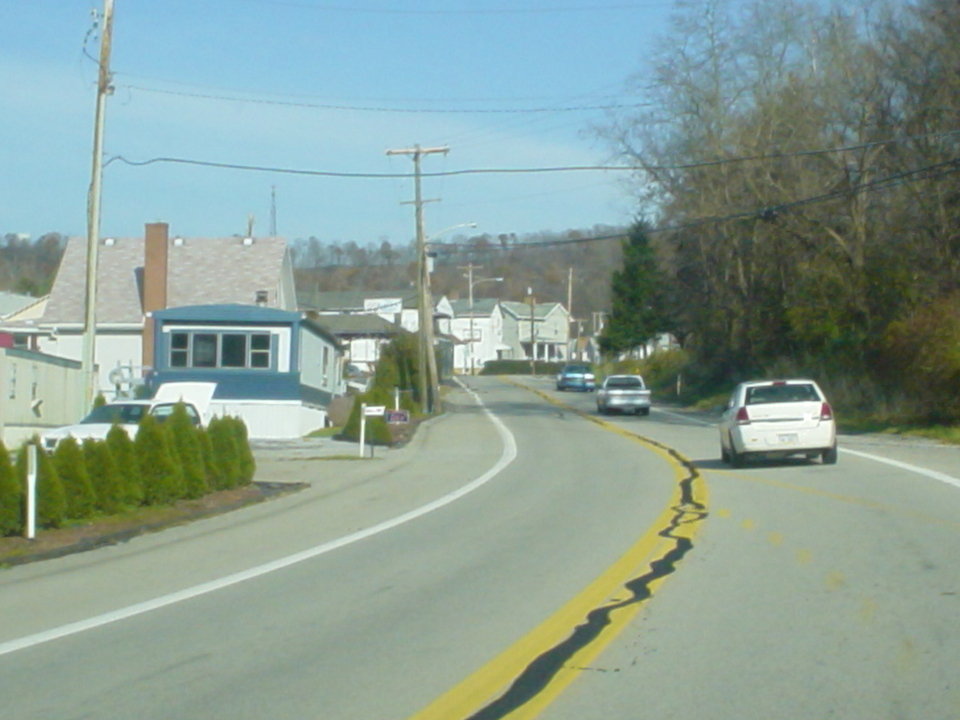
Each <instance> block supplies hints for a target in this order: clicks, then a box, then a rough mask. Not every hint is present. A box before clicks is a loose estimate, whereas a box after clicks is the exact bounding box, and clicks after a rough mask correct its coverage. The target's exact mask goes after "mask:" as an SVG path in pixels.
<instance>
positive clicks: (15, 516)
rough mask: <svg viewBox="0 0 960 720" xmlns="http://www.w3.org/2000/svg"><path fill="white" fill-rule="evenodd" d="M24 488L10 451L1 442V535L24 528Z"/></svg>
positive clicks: (10, 533)
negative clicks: (18, 480) (12, 461)
mask: <svg viewBox="0 0 960 720" xmlns="http://www.w3.org/2000/svg"><path fill="white" fill-rule="evenodd" d="M22 502H23V489H22V487H21V485H20V483H19V482H17V476H16V473H15V472H14V469H13V464H12V463H11V462H10V453H9V452H7V448H6V446H4V444H3V442H0V537H2V536H3V535H13V534H15V533H17V532H20V530H21V529H22V528H23V508H22Z"/></svg>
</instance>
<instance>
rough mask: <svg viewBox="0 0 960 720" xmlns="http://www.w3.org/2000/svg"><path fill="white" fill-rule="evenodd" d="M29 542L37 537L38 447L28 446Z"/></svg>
mask: <svg viewBox="0 0 960 720" xmlns="http://www.w3.org/2000/svg"><path fill="white" fill-rule="evenodd" d="M26 525H27V527H26V536H27V540H33V539H34V538H35V537H36V536H37V446H36V445H34V444H33V443H30V444H29V445H27V523H26Z"/></svg>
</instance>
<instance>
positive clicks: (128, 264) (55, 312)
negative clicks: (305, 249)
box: [17, 223, 296, 397]
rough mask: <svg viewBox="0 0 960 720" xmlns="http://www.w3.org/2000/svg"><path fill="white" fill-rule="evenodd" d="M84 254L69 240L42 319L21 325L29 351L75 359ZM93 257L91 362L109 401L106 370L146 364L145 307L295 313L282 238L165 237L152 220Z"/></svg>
mask: <svg viewBox="0 0 960 720" xmlns="http://www.w3.org/2000/svg"><path fill="white" fill-rule="evenodd" d="M86 253H87V250H86V240H85V239H84V238H70V239H69V240H68V241H67V245H66V248H65V249H64V253H63V257H62V259H61V261H60V268H59V270H58V271H57V276H56V278H55V280H54V282H53V287H52V289H51V291H50V296H49V299H48V300H47V304H46V308H45V309H44V312H43V316H42V317H40V318H38V319H36V320H34V321H32V322H30V321H24V322H21V323H19V327H18V328H17V329H18V330H19V331H21V332H23V333H27V334H30V335H32V336H33V337H32V342H31V345H30V346H31V348H32V349H35V350H39V351H41V352H45V353H47V354H50V355H57V356H59V357H65V358H70V359H73V360H79V359H81V356H82V346H83V327H84V319H85V308H86V284H87V283H86V276H87V273H86V265H87V261H86ZM97 256H98V258H97V304H96V322H97V340H96V351H95V363H96V365H97V366H98V368H99V380H98V388H99V389H100V390H101V392H103V393H104V394H105V395H106V396H107V397H112V395H113V393H114V390H115V388H114V385H113V383H112V382H110V380H109V376H110V373H111V371H114V370H116V369H117V368H118V367H122V368H124V369H125V372H127V373H128V374H129V373H132V374H133V375H135V376H138V377H139V376H140V375H142V374H143V371H144V370H145V369H149V368H150V367H151V366H152V364H153V337H152V329H151V327H150V323H149V322H147V313H148V312H149V311H151V310H162V309H164V308H168V307H181V306H186V305H217V304H231V303H236V304H241V305H261V306H264V307H272V308H277V309H281V310H289V311H294V310H296V294H295V290H294V281H293V265H292V263H291V260H290V255H289V252H288V250H287V245H286V241H284V240H283V239H282V238H239V237H228V238H181V237H173V238H171V237H169V236H168V232H167V226H166V224H164V223H152V224H149V225H147V228H146V233H145V235H144V237H134V238H104V239H103V240H101V241H100V245H99V247H98V250H97Z"/></svg>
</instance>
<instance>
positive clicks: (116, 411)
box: [41, 400, 200, 451]
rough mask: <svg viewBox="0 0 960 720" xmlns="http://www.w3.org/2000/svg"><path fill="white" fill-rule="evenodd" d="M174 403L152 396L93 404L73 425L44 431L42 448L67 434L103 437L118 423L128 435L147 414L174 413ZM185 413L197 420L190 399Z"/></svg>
mask: <svg viewBox="0 0 960 720" xmlns="http://www.w3.org/2000/svg"><path fill="white" fill-rule="evenodd" d="M175 405H176V403H173V402H160V403H158V402H153V401H152V400H125V401H122V402H112V403H107V404H106V405H101V406H100V407H95V408H94V409H93V410H92V411H91V412H90V414H89V415H87V416H86V417H85V418H83V420H81V421H80V422H78V423H77V424H76V425H67V426H66V427H61V428H57V429H56V430H51V431H50V432H47V433H44V434H43V436H42V438H41V440H42V442H43V449H44V450H49V451H53V450H56V448H57V445H58V444H59V443H60V441H61V440H64V439H65V438H67V437H72V438H74V439H75V440H76V441H77V442H83V441H84V440H86V439H87V438H93V439H95V440H104V439H105V438H106V437H107V433H108V432H110V428H112V427H113V426H114V425H119V426H120V427H122V428H123V429H124V430H126V431H127V435H129V436H130V437H131V438H134V437H136V436H137V430H139V428H140V421H141V420H142V419H143V418H144V417H145V416H146V415H153V416H154V417H155V418H156V419H157V420H158V421H160V422H163V421H164V420H166V419H167V418H169V417H170V416H171V415H172V414H173V408H174V406H175ZM184 407H185V408H186V410H187V415H189V416H190V420H191V421H192V422H193V424H194V425H199V424H200V413H199V412H198V411H197V409H196V408H195V407H194V406H193V405H192V404H190V403H184Z"/></svg>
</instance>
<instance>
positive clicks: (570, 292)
mask: <svg viewBox="0 0 960 720" xmlns="http://www.w3.org/2000/svg"><path fill="white" fill-rule="evenodd" d="M567 317H568V318H569V321H568V322H567V354H568V355H571V356H572V355H575V354H577V350H578V349H579V348H578V347H577V346H576V345H574V347H573V352H570V350H571V348H570V323H573V322H576V320H575V319H574V317H573V268H572V267H571V268H570V270H569V274H568V275H567ZM577 337H578V338H579V333H578V334H577ZM577 359H578V360H579V359H580V358H579V357H578V358H577Z"/></svg>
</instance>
